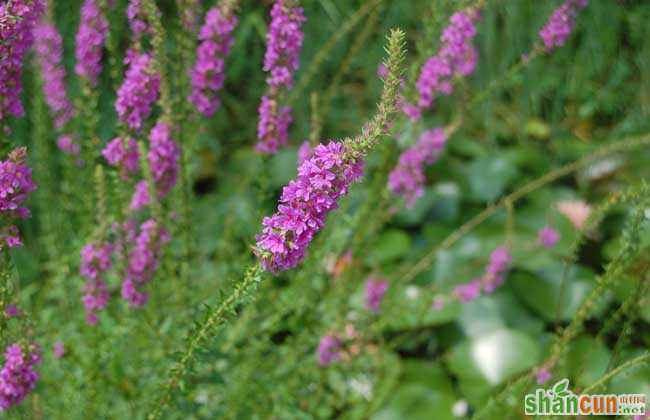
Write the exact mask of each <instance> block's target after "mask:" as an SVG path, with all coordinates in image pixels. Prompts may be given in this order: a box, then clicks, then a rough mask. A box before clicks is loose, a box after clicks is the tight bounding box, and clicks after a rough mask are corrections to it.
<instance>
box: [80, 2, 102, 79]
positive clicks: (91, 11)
mask: <svg viewBox="0 0 650 420" xmlns="http://www.w3.org/2000/svg"><path fill="white" fill-rule="evenodd" d="M107 34H108V21H107V20H106V18H105V17H104V15H103V14H102V11H101V10H100V8H99V5H98V4H97V1H96V0H84V3H83V5H82V6H81V23H80V24H79V32H77V38H76V58H77V64H76V65H75V72H76V73H77V75H79V76H80V77H81V78H83V79H85V80H87V81H88V82H89V83H90V84H91V85H92V86H96V85H97V80H98V79H99V75H100V74H101V72H102V51H103V49H104V43H105V42H106V36H107Z"/></svg>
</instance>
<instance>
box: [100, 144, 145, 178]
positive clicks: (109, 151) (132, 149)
mask: <svg viewBox="0 0 650 420" xmlns="http://www.w3.org/2000/svg"><path fill="white" fill-rule="evenodd" d="M125 144H126V147H125ZM102 156H104V159H106V161H107V162H108V163H109V164H110V165H112V166H116V167H118V168H119V169H120V173H121V175H122V178H124V179H127V178H128V177H129V175H130V174H133V173H135V172H137V171H138V168H139V166H140V153H139V152H138V144H137V143H136V142H135V140H134V139H132V138H128V139H126V142H125V141H124V139H122V138H121V137H116V138H114V139H113V140H111V141H110V142H109V143H108V144H107V145H106V147H104V150H102Z"/></svg>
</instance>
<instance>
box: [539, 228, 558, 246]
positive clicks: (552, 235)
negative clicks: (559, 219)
mask: <svg viewBox="0 0 650 420" xmlns="http://www.w3.org/2000/svg"><path fill="white" fill-rule="evenodd" d="M559 240H560V234H559V233H558V231H556V230H555V229H553V228H550V227H548V226H546V227H544V228H542V229H540V230H539V234H538V242H539V243H540V244H541V245H542V246H543V247H544V248H547V249H549V248H553V247H554V246H555V244H556V243H557V242H558V241H559Z"/></svg>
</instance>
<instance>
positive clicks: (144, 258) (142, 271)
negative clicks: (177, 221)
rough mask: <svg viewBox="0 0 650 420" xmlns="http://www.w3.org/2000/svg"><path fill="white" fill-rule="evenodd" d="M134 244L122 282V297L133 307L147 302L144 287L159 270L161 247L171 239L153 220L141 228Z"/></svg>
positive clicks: (146, 222)
mask: <svg viewBox="0 0 650 420" xmlns="http://www.w3.org/2000/svg"><path fill="white" fill-rule="evenodd" d="M133 239H134V242H135V243H134V244H133V247H132V249H131V251H130V252H129V255H128V265H127V273H126V278H125V279H124V281H123V282H122V297H123V298H124V299H125V300H126V301H127V302H129V304H130V305H131V306H133V307H138V306H142V305H144V304H145V303H146V302H147V298H148V296H147V293H146V292H143V291H142V289H143V288H144V286H145V285H146V284H147V283H148V282H149V281H151V279H152V277H153V275H154V273H155V272H156V270H157V269H158V258H159V256H160V246H161V245H162V244H163V243H165V242H168V241H169V240H170V239H171V238H170V236H169V233H168V232H167V231H166V230H165V229H158V227H157V226H156V222H155V221H154V220H153V219H149V220H147V221H145V222H144V223H143V224H142V225H141V226H140V232H139V233H138V234H137V235H136V236H135V238H133Z"/></svg>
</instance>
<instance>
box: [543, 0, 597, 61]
mask: <svg viewBox="0 0 650 420" xmlns="http://www.w3.org/2000/svg"><path fill="white" fill-rule="evenodd" d="M587 4H588V0H565V2H564V3H562V5H561V6H560V7H558V8H557V9H555V10H554V11H553V13H552V14H551V16H550V17H549V18H548V21H547V22H546V25H544V27H543V28H542V30H541V31H539V36H540V37H541V38H542V41H543V42H544V48H546V51H552V50H554V49H556V48H560V47H562V46H564V44H566V41H567V39H569V35H571V32H572V31H573V27H574V26H575V20H576V15H577V13H578V10H579V9H583V8H585V7H587Z"/></svg>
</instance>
